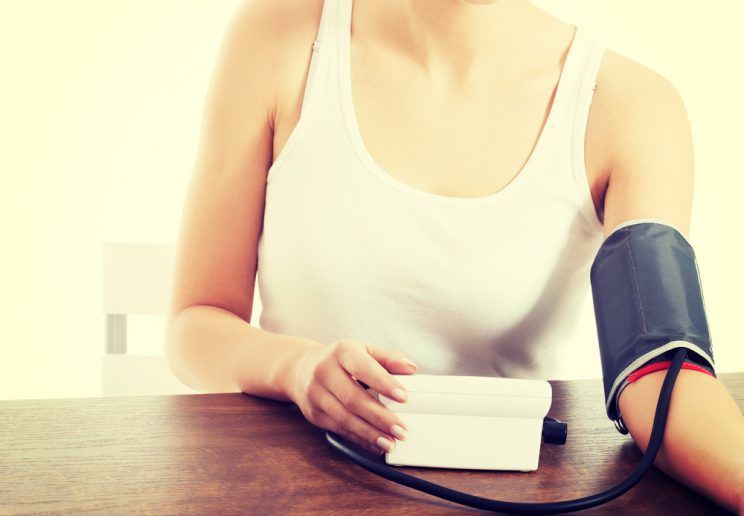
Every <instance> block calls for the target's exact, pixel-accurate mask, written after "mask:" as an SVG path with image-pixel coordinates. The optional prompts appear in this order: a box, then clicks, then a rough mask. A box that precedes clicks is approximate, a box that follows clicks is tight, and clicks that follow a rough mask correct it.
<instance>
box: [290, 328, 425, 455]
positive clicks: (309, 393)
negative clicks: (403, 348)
mask: <svg viewBox="0 0 744 516" xmlns="http://www.w3.org/2000/svg"><path fill="white" fill-rule="evenodd" d="M416 369H417V366H416V365H415V364H414V363H413V362H411V361H410V360H408V359H407V358H406V357H405V355H404V354H403V353H401V352H400V351H396V350H392V349H386V348H381V347H377V346H371V345H369V344H365V343H362V342H359V341H356V340H353V339H341V340H338V341H336V342H334V343H332V344H326V345H323V346H319V347H318V348H315V349H313V350H310V351H307V352H306V353H305V354H304V355H303V356H302V357H301V358H300V359H298V360H297V362H296V363H295V367H294V369H293V374H294V378H293V379H292V390H291V392H290V397H291V399H292V401H294V402H295V403H296V404H297V406H298V407H299V408H300V410H301V411H302V413H303V415H304V416H305V417H306V418H307V420H308V421H310V422H311V423H313V424H314V425H316V426H319V427H321V428H325V429H326V430H330V431H332V432H335V433H337V434H339V435H340V436H342V437H344V438H345V439H348V440H349V441H351V442H353V443H355V444H357V445H359V446H361V447H362V448H364V449H367V450H369V451H371V452H373V453H378V454H379V453H383V451H388V452H389V451H392V449H393V447H394V446H395V439H396V438H397V439H400V440H404V439H405V438H406V431H407V428H406V425H405V424H404V423H403V421H401V419H400V418H399V417H398V416H397V415H396V414H395V413H393V412H392V411H391V410H390V409H388V408H387V407H385V405H383V404H382V403H381V402H380V401H379V400H377V399H376V398H375V397H374V396H372V394H370V393H369V392H367V391H366V390H365V388H364V387H362V386H361V385H360V384H359V383H357V381H359V382H363V383H364V384H366V385H367V386H369V387H370V388H372V389H374V390H375V391H377V392H378V393H380V394H382V395H384V396H386V397H388V398H390V399H393V400H396V401H398V402H405V401H406V400H407V399H408V394H407V392H406V390H405V388H404V387H403V385H401V384H400V382H398V381H397V380H396V379H395V378H394V377H393V376H392V375H391V373H393V374H412V373H415V372H416ZM355 380H356V381H355Z"/></svg>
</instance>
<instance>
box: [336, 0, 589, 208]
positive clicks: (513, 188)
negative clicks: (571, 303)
mask: <svg viewBox="0 0 744 516" xmlns="http://www.w3.org/2000/svg"><path fill="white" fill-rule="evenodd" d="M352 4H353V0H341V1H339V2H338V6H339V8H340V12H339V13H338V17H337V18H336V19H337V20H338V31H337V34H336V36H337V38H338V45H337V47H338V60H337V63H338V67H337V71H338V82H339V90H338V91H339V93H340V97H341V99H340V100H341V107H342V116H343V119H344V123H345V126H346V132H347V134H348V136H349V138H350V140H351V143H352V147H353V148H354V151H355V153H356V155H357V157H358V158H359V159H360V161H361V162H362V163H363V164H364V166H365V168H366V170H367V171H368V172H370V173H371V174H372V175H373V176H374V177H376V178H378V179H380V180H381V181H382V182H384V183H385V184H387V185H388V186H390V187H393V188H395V189H397V190H399V191H401V192H403V193H405V194H408V195H410V196H413V197H417V198H419V199H424V200H426V201H431V202H434V203H439V204H448V205H460V206H470V205H482V204H490V203H498V202H501V201H502V200H504V199H505V198H507V197H509V196H511V195H513V194H515V193H517V192H518V191H519V190H520V189H521V188H522V187H523V186H524V185H525V184H527V183H528V180H529V179H530V178H532V176H534V175H535V174H536V173H537V172H538V170H539V169H540V163H539V162H538V160H539V156H540V155H541V154H542V153H543V151H544V147H545V146H546V145H547V142H548V139H549V137H550V134H551V133H552V132H553V129H554V127H555V126H556V124H557V118H558V117H559V116H560V113H559V112H560V111H561V109H562V107H563V105H564V104H565V102H566V100H567V99H566V98H565V97H566V96H567V95H568V92H567V91H566V90H567V88H568V87H569V86H568V85H567V84H566V83H567V82H568V80H569V76H570V75H571V72H572V70H573V69H574V68H575V63H574V62H575V60H576V59H577V57H576V54H577V53H578V51H579V50H578V47H579V46H580V45H581V39H582V38H583V36H584V32H583V31H582V29H581V28H580V26H579V25H577V24H575V23H570V25H571V26H572V27H573V28H574V35H573V38H572V40H571V44H570V46H569V48H568V50H567V53H566V58H565V60H564V63H563V66H562V68H561V72H560V74H559V78H558V83H557V85H556V87H555V94H554V95H553V101H552V102H551V105H550V109H549V111H548V115H547V118H546V120H545V122H544V123H543V127H542V129H541V131H540V133H539V135H538V137H537V141H536V142H535V144H534V145H533V148H532V152H531V153H530V155H529V156H528V158H527V161H526V162H525V163H524V164H523V165H522V167H521V169H520V170H519V172H518V173H517V175H516V176H514V177H513V178H512V179H511V181H509V182H508V183H507V184H506V185H505V186H504V187H502V188H501V189H500V190H498V191H497V192H494V193H491V194H487V195H481V196H477V197H455V196H449V195H442V194H437V193H434V192H429V191H426V190H422V189H420V188H417V187H415V186H412V185H410V184H408V183H405V182H403V181H401V180H399V179H397V178H396V177H395V176H393V175H392V174H390V173H389V172H387V171H386V170H385V169H384V168H383V167H382V166H381V165H380V164H379V163H378V162H377V160H376V159H375V158H374V157H373V156H372V154H371V153H370V152H369V149H368V148H367V146H366V144H365V143H364V139H363V138H362V134H361V130H360V128H359V124H358V121H357V117H356V113H355V109H354V104H353V96H352V88H351V73H350V70H351V51H350V50H351V15H352Z"/></svg>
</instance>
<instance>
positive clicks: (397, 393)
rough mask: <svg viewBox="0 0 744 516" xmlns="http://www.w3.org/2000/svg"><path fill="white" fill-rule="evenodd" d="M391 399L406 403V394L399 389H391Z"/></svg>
mask: <svg viewBox="0 0 744 516" xmlns="http://www.w3.org/2000/svg"><path fill="white" fill-rule="evenodd" d="M393 397H394V398H395V399H397V400H398V401H400V402H401V403H403V402H406V401H408V393H407V392H406V391H404V390H403V389H401V388H399V387H396V388H395V389H393Z"/></svg>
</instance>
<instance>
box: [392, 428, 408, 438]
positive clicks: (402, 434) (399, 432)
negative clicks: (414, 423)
mask: <svg viewBox="0 0 744 516" xmlns="http://www.w3.org/2000/svg"><path fill="white" fill-rule="evenodd" d="M390 433H391V434H393V435H394V436H395V437H396V439H400V440H401V441H405V440H406V437H408V432H406V429H405V428H403V427H402V426H400V425H393V426H391V427H390Z"/></svg>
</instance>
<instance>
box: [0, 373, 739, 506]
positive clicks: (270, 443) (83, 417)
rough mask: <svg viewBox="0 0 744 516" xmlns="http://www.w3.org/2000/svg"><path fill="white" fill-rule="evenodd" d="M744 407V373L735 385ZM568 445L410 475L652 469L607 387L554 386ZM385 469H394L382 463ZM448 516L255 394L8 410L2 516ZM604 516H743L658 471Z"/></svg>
mask: <svg viewBox="0 0 744 516" xmlns="http://www.w3.org/2000/svg"><path fill="white" fill-rule="evenodd" d="M720 379H721V381H722V382H723V383H724V384H725V385H726V386H727V387H728V388H729V389H730V390H731V392H732V393H733V395H734V397H735V399H736V401H737V403H738V404H739V407H741V408H744V373H729V374H721V375H720ZM551 383H552V385H553V405H552V407H551V410H550V415H552V416H554V417H557V418H559V419H562V420H565V421H567V422H568V424H569V434H568V442H567V444H566V445H565V446H556V445H542V449H541V455H540V465H539V469H538V470H537V471H535V472H529V473H508V472H486V471H464V470H444V469H436V468H413V467H405V468H401V469H403V470H405V471H408V472H410V473H413V474H416V475H419V476H421V477H423V478H426V479H428V480H431V481H434V482H438V483H441V484H444V485H447V486H450V487H453V488H455V489H459V490H462V491H467V492H471V493H474V494H477V495H480V496H489V497H496V498H501V499H507V500H512V501H550V500H558V499H566V498H574V497H578V496H584V495H587V494H589V493H594V492H597V491H600V490H603V489H605V488H607V487H608V486H610V485H612V484H615V483H617V482H618V481H620V480H621V479H622V478H624V477H625V476H626V474H627V473H628V472H629V471H631V469H633V467H634V466H635V465H636V464H637V463H638V460H639V458H640V456H641V455H640V452H639V451H638V449H637V448H636V446H635V444H634V443H633V441H632V439H631V437H630V436H623V435H620V434H619V433H618V432H617V431H616V430H615V428H614V426H613V425H612V423H611V422H610V421H609V420H608V419H607V418H606V416H605V414H604V409H603V394H602V386H601V383H600V382H599V380H580V381H568V382H560V381H555V382H551ZM380 460H382V457H380ZM89 511H90V512H97V513H101V514H123V513H142V512H146V513H157V514H185V513H191V514H196V513H198V514H238V513H243V514H269V513H283V514H286V513H291V514H303V513H305V514H309V513H322V514H341V513H347V512H354V513H362V514H386V515H389V514H411V513H413V512H414V511H418V512H424V513H426V514H443V513H451V512H459V511H463V512H464V511H469V512H472V511H475V509H471V508H467V507H463V506H460V505H457V504H455V503H451V502H448V501H445V500H440V499H437V498H434V497H432V496H429V495H427V494H424V493H421V492H418V491H415V490H412V489H408V488H406V487H403V486H400V485H398V484H394V483H391V482H389V481H387V480H385V479H382V478H380V477H377V476H375V475H373V474H371V473H369V472H367V471H366V470H364V469H362V468H360V467H359V466H357V465H356V464H354V463H352V462H350V461H349V460H347V459H346V458H344V457H343V456H342V455H340V454H339V453H338V452H336V451H335V450H334V449H332V448H331V447H330V445H328V443H326V441H325V437H324V434H323V432H322V430H321V429H320V428H318V427H315V426H313V425H312V424H310V423H309V422H307V421H306V420H305V419H304V418H303V416H302V414H301V413H300V411H299V409H298V408H297V407H296V406H295V405H293V404H289V403H282V402H277V401H272V400H267V399H263V398H257V397H253V396H250V395H247V394H241V393H226V394H198V395H179V396H146V397H130V398H78V399H53V400H7V401H0V513H3V514H6V513H10V514H21V513H41V512H44V513H47V512H51V513H63V512H64V513H73V514H77V513H82V512H89ZM585 512H586V513H593V514H729V513H727V512H725V511H723V510H722V509H720V508H719V507H718V506H717V505H715V504H713V503H711V502H709V501H708V500H707V499H705V498H703V497H702V496H699V495H697V494H696V493H695V492H693V491H691V490H689V489H688V488H686V487H685V486H683V485H682V484H680V483H678V482H676V481H675V480H673V479H671V478H670V477H667V476H666V475H665V474H664V473H662V472H661V471H660V470H658V469H656V468H653V469H652V471H650V472H649V473H648V474H647V475H646V477H645V478H644V479H643V480H641V482H640V484H639V485H638V486H636V487H635V488H634V489H633V490H631V491H630V492H628V493H626V494H625V495H624V496H622V497H620V498H619V499H617V500H615V501H613V502H611V503H610V504H608V505H606V506H604V507H600V508H597V509H594V510H592V511H585Z"/></svg>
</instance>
